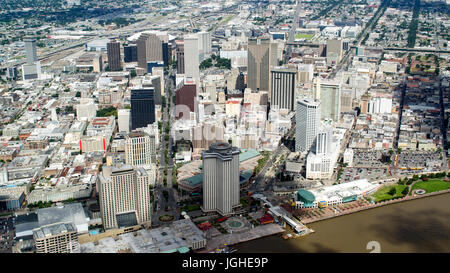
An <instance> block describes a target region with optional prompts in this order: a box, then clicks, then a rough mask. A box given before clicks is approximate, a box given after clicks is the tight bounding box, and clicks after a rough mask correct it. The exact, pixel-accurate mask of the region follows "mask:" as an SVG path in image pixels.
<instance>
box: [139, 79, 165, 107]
mask: <svg viewBox="0 0 450 273" xmlns="http://www.w3.org/2000/svg"><path fill="white" fill-rule="evenodd" d="M147 77H148V76H147ZM142 87H143V88H147V87H153V88H154V90H155V93H154V94H155V96H154V97H155V105H161V100H162V98H161V76H160V75H152V76H150V78H145V79H144V80H143V81H142Z"/></svg>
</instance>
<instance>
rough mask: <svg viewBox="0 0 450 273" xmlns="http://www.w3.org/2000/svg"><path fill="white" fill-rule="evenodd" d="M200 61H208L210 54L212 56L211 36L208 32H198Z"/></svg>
mask: <svg viewBox="0 0 450 273" xmlns="http://www.w3.org/2000/svg"><path fill="white" fill-rule="evenodd" d="M197 36H198V45H199V48H198V50H199V53H200V60H201V61H203V60H204V59H206V56H207V55H208V54H211V34H210V33H209V32H207V31H201V32H197Z"/></svg>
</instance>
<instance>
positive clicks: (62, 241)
mask: <svg viewBox="0 0 450 273" xmlns="http://www.w3.org/2000/svg"><path fill="white" fill-rule="evenodd" d="M33 239H34V242H35V245H36V252H37V253H79V252H80V245H79V243H78V232H77V228H76V226H75V225H74V224H73V223H55V224H50V225H45V226H41V227H39V228H35V229H33Z"/></svg>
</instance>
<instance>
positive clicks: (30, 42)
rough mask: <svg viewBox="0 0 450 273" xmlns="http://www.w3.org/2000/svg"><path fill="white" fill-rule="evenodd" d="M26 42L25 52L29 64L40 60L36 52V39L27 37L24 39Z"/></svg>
mask: <svg viewBox="0 0 450 273" xmlns="http://www.w3.org/2000/svg"><path fill="white" fill-rule="evenodd" d="M23 41H24V43H25V54H26V58H27V64H34V63H35V62H37V61H38V58H37V53H36V39H35V38H31V37H27V38H24V39H23Z"/></svg>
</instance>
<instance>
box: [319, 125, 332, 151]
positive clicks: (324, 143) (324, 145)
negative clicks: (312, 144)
mask: <svg viewBox="0 0 450 273" xmlns="http://www.w3.org/2000/svg"><path fill="white" fill-rule="evenodd" d="M332 139H333V129H332V128H331V127H325V128H324V129H323V130H322V131H321V132H319V133H318V134H317V137H316V154H318V155H325V154H327V153H328V152H329V151H331V143H332Z"/></svg>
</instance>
